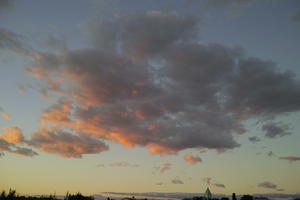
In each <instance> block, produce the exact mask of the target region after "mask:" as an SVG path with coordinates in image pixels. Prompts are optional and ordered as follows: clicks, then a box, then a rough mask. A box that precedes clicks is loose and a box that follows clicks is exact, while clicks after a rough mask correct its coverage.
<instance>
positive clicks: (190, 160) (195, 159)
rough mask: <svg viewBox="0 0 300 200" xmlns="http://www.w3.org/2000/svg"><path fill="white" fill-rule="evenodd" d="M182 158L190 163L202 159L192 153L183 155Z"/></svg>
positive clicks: (195, 162)
mask: <svg viewBox="0 0 300 200" xmlns="http://www.w3.org/2000/svg"><path fill="white" fill-rule="evenodd" d="M184 160H185V161H186V162H187V163H190V164H192V165H194V164H197V163H198V162H202V159H201V158H200V157H199V156H193V155H190V154H186V155H185V156H184Z"/></svg>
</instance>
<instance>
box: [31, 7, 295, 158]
mask: <svg viewBox="0 0 300 200" xmlns="http://www.w3.org/2000/svg"><path fill="white" fill-rule="evenodd" d="M88 28H89V31H90V38H89V39H90V40H91V42H92V43H93V45H92V46H91V47H88V48H84V49H76V50H71V49H65V50H64V51H63V52H55V53H52V54H51V53H43V52H39V53H35V54H33V59H34V61H33V64H32V66H30V67H29V68H28V69H27V72H28V73H29V74H30V75H32V76H33V77H34V78H36V79H38V80H39V81H40V83H41V85H42V86H43V87H42V89H41V91H42V92H43V94H44V95H46V96H48V97H51V98H57V101H56V102H55V103H54V104H53V105H51V106H50V107H49V108H48V109H46V110H44V112H43V114H42V118H41V123H42V124H43V126H44V125H45V126H53V127H60V129H61V131H59V132H56V133H55V134H54V136H53V137H54V138H55V142H56V143H59V142H60V140H63V138H64V137H62V138H61V137H60V132H62V134H63V135H64V134H66V132H68V131H69V132H71V133H72V134H71V133H68V134H67V135H71V136H72V137H73V136H74V137H75V138H76V139H74V140H75V141H77V140H82V138H83V137H85V136H87V137H89V138H92V139H93V140H95V141H98V140H99V141H108V142H117V143H119V144H121V145H123V146H125V147H128V148H133V147H144V148H147V149H148V150H149V152H150V153H153V154H160V155H167V154H177V153H178V152H179V151H182V150H185V149H199V148H202V149H214V150H217V151H225V150H228V149H233V148H237V147H239V146H240V144H238V142H237V141H236V140H235V138H234V134H236V133H244V132H245V129H244V127H243V123H244V121H245V120H247V119H250V118H251V119H253V118H256V119H259V120H261V121H263V120H265V119H266V118H267V117H269V118H270V117H273V118H274V119H275V118H276V117H278V116H281V115H283V114H288V113H291V112H297V111H299V109H300V103H299V102H300V86H299V83H298V81H297V80H296V78H295V74H293V73H291V72H284V71H280V70H279V69H278V66H277V65H276V64H275V63H272V62H270V61H265V60H262V59H260V58H253V57H247V56H246V55H244V53H243V50H242V48H236V47H228V46H225V45H221V44H202V43H199V37H198V35H199V34H200V32H199V31H200V30H201V26H200V25H199V19H198V18H194V17H187V16H185V15H180V14H178V13H173V12H159V11H152V12H139V13H134V14H128V15H120V16H115V17H113V18H112V19H110V20H105V19H102V20H95V21H92V22H90V23H89V25H88ZM120 30H122V31H120ZM154 30H155V31H154ZM158 30H159V31H158ZM279 96H281V97H284V98H277V97H279ZM271 123H273V125H274V124H276V123H275V122H271ZM264 127H265V128H264V131H265V132H267V133H266V136H267V137H269V138H272V137H273V136H274V135H275V136H276V135H278V136H283V135H285V134H287V132H286V128H287V127H285V126H283V125H281V124H276V126H275V127H277V128H278V127H281V128H283V130H282V131H283V132H282V131H281V132H280V131H279V132H278V131H277V132H276V131H275V132H274V130H273V129H272V127H273V128H274V126H271V128H270V126H269V125H265V126H264ZM46 135H47V134H46ZM50 135H53V134H50ZM49 143H50V141H49ZM62 143H64V141H62ZM75 143H76V142H75ZM76 144H78V145H79V144H80V143H76ZM100 146H101V145H100ZM102 146H103V145H102ZM40 149H41V150H46V151H47V152H49V153H56V154H58V155H64V154H63V153H62V154H60V153H58V152H55V151H54V150H49V149H48V148H40ZM105 149H107V148H105ZM69 150H70V152H69V153H68V154H70V155H72V153H71V150H72V151H75V154H74V155H77V153H76V150H75V146H73V147H72V148H70V149H69ZM63 151H65V150H63ZM100 151H101V150H99V151H98V150H96V151H89V152H95V153H97V152H100ZM83 152H84V151H83Z"/></svg>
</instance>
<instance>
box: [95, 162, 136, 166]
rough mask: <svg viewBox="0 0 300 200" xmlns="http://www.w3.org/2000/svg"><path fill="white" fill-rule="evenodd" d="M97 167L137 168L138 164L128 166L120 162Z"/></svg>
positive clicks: (128, 164)
mask: <svg viewBox="0 0 300 200" xmlns="http://www.w3.org/2000/svg"><path fill="white" fill-rule="evenodd" d="M97 167H139V165H138V164H130V163H128V162H125V161H122V162H114V163H110V164H107V165H105V164H98V165H97Z"/></svg>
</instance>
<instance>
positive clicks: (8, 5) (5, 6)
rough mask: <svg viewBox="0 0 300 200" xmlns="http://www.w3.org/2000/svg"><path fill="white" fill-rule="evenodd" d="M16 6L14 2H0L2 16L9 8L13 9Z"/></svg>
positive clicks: (7, 0) (10, 0)
mask: <svg viewBox="0 0 300 200" xmlns="http://www.w3.org/2000/svg"><path fill="white" fill-rule="evenodd" d="M13 4H14V0H1V1H0V14H1V13H2V12H3V11H5V10H6V9H8V8H11V7H12V6H13Z"/></svg>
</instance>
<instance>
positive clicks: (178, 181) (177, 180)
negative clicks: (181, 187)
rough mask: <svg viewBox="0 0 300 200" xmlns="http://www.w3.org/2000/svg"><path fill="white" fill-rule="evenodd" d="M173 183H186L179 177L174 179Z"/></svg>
mask: <svg viewBox="0 0 300 200" xmlns="http://www.w3.org/2000/svg"><path fill="white" fill-rule="evenodd" d="M172 183H173V184H184V182H183V181H182V180H180V179H178V178H177V179H173V180H172Z"/></svg>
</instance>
